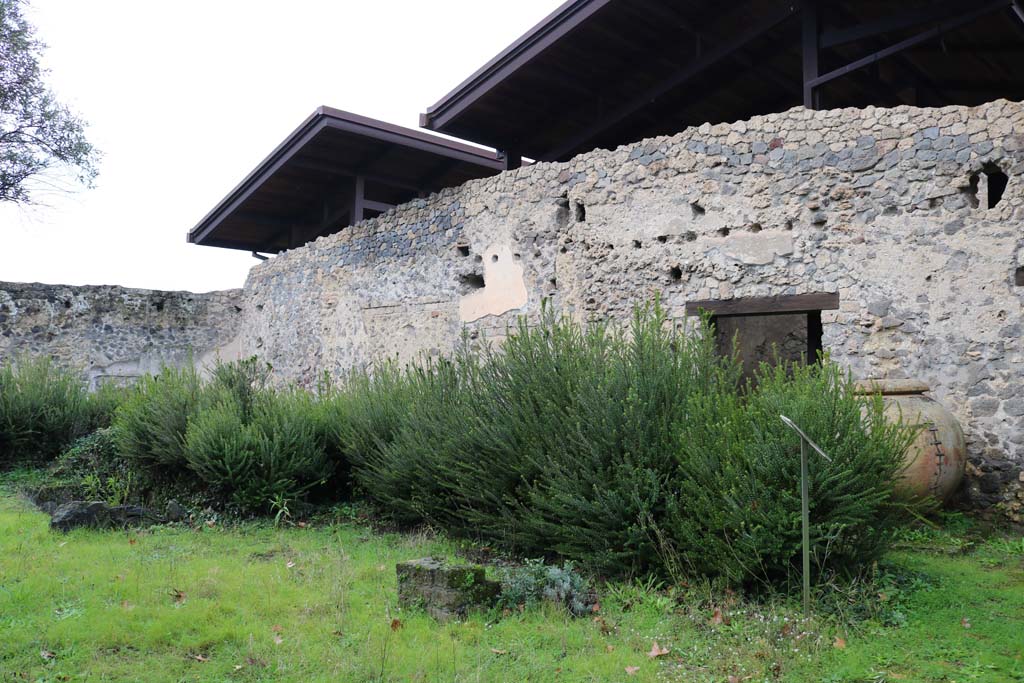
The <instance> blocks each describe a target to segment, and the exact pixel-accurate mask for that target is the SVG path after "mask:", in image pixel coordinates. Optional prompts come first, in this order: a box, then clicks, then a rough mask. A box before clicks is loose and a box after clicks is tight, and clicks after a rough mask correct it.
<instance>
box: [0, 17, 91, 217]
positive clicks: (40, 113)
mask: <svg viewBox="0 0 1024 683" xmlns="http://www.w3.org/2000/svg"><path fill="white" fill-rule="evenodd" d="M23 7H24V0H0V202H5V201H6V202H15V203H19V204H32V203H35V196H36V193H37V192H38V190H39V189H40V188H41V187H43V186H45V185H47V183H45V180H46V177H47V175H48V172H50V171H64V172H71V173H73V174H74V175H75V177H76V178H77V180H78V181H79V182H80V183H82V184H83V185H85V186H86V187H91V186H92V184H93V181H94V179H95V178H96V173H97V168H96V166H97V163H98V161H99V152H98V151H97V150H96V149H95V148H94V147H93V146H92V145H91V144H90V143H89V141H88V140H86V137H85V122H84V121H83V120H82V119H81V118H79V117H78V116H77V115H76V114H74V113H73V112H72V111H71V110H69V109H68V108H67V107H66V106H64V105H63V104H61V103H60V102H58V101H57V99H56V97H55V96H54V94H53V93H52V92H51V91H50V89H49V88H48V87H47V86H46V84H45V83H44V82H43V79H44V77H45V76H46V70H45V69H43V68H42V67H40V65H39V57H40V55H41V54H42V51H43V48H44V47H45V46H44V45H43V43H41V42H40V41H39V40H37V39H36V37H35V35H34V31H35V28H34V27H33V26H32V25H31V24H29V23H28V22H27V21H26V20H25V18H24V16H23V15H22V9H23ZM33 181H41V182H33ZM49 185H50V186H52V185H53V183H49Z"/></svg>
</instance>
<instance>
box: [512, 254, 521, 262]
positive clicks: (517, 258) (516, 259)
mask: <svg viewBox="0 0 1024 683" xmlns="http://www.w3.org/2000/svg"><path fill="white" fill-rule="evenodd" d="M522 258H523V257H522V254H512V260H513V261H520V260H522Z"/></svg>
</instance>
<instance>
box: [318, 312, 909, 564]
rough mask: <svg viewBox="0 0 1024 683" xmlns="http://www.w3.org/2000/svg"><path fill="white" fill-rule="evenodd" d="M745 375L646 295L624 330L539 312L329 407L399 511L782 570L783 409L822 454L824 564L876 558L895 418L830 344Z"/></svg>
mask: <svg viewBox="0 0 1024 683" xmlns="http://www.w3.org/2000/svg"><path fill="white" fill-rule="evenodd" d="M740 376H741V368H740V366H739V364H738V362H737V361H736V359H735V358H728V357H726V358H723V357H721V356H719V355H718V354H717V353H716V349H715V343H714V339H713V335H712V334H711V331H710V330H709V329H708V328H707V326H706V325H699V326H697V329H694V330H690V331H688V332H679V331H676V330H674V329H673V328H672V326H670V325H669V324H668V320H667V318H666V315H665V313H664V311H662V310H661V309H660V307H659V306H658V305H657V304H656V303H655V304H654V305H651V306H646V307H641V308H639V309H638V310H637V312H636V314H635V317H634V319H633V321H632V324H631V326H630V327H629V328H628V329H626V330H625V331H619V330H618V329H615V328H609V327H606V326H603V325H590V326H587V327H582V326H580V325H578V324H577V323H575V322H573V321H571V320H568V319H566V318H558V317H556V316H554V315H552V314H551V313H550V312H549V311H547V310H545V311H544V313H543V314H542V318H541V321H540V324H539V325H537V326H535V327H530V326H527V324H526V322H525V321H521V322H520V324H519V326H518V327H517V328H516V329H515V330H513V331H512V332H511V334H510V335H509V337H508V338H507V340H506V341H505V343H504V345H503V346H502V348H501V349H500V350H494V349H490V348H485V349H484V350H482V351H479V352H471V351H468V350H466V349H465V348H464V349H462V350H461V351H460V352H459V353H457V354H456V355H455V357H454V358H452V359H451V360H443V361H437V362H429V363H423V364H418V365H416V364H414V365H412V366H410V367H408V368H406V369H404V370H399V369H398V368H396V367H395V366H391V365H385V366H383V367H381V368H379V369H378V370H377V372H376V373H375V374H373V375H372V376H371V375H369V374H366V373H363V374H360V375H357V376H355V377H354V378H353V379H352V380H351V381H350V382H349V384H348V387H347V390H346V391H344V392H342V394H341V396H340V397H339V398H338V399H337V403H336V408H335V410H334V415H335V417H334V418H333V422H334V425H335V436H336V438H337V439H338V440H339V441H340V442H341V443H342V444H344V446H345V447H346V448H347V449H348V450H347V456H348V458H349V459H350V460H351V462H352V466H353V468H354V477H355V479H356V481H357V482H358V484H359V487H360V489H361V490H362V491H363V492H365V494H366V495H367V496H369V497H370V498H371V499H372V500H374V501H375V502H377V503H378V504H379V505H380V506H381V507H382V508H383V509H384V510H385V511H386V512H387V513H388V514H390V515H392V516H393V517H394V519H395V520H396V521H398V522H400V523H404V524H417V523H429V524H431V525H435V526H439V527H441V528H444V529H446V530H448V531H449V532H451V533H453V534H458V535H465V536H472V537H475V538H479V539H482V540H488V541H492V542H495V543H497V544H499V545H502V546H503V547H505V548H507V549H509V550H511V551H512V552H515V553H518V554H523V555H532V556H537V555H546V556H551V555H559V556H562V557H565V558H570V559H573V560H578V561H580V562H582V563H584V564H586V565H587V566H589V567H590V568H592V569H597V570H600V571H602V572H605V573H609V574H619V575H622V574H630V573H638V572H648V571H653V572H657V573H660V574H663V575H665V574H668V575H678V574H680V573H685V572H690V573H700V574H708V575H713V576H721V577H723V578H725V579H726V580H728V581H731V582H733V583H751V582H754V581H765V582H769V583H773V584H785V583H787V582H789V581H790V579H791V578H792V575H793V574H792V572H793V569H794V567H795V566H796V563H797V562H798V560H799V557H800V545H799V542H800V518H799V510H800V495H799V458H798V457H795V456H794V453H798V450H795V449H798V446H799V443H798V441H797V440H796V436H795V435H794V434H793V433H792V432H791V431H789V430H788V428H786V426H785V425H784V424H783V423H782V422H781V420H780V419H779V415H780V414H786V415H788V416H790V417H792V418H793V419H794V420H797V422H798V424H801V425H802V426H804V428H805V429H806V430H807V431H808V433H809V434H811V436H812V437H814V438H817V439H819V440H820V443H821V444H822V445H823V446H824V447H825V448H826V449H827V450H829V452H830V453H833V454H834V462H833V464H831V465H829V464H827V463H824V461H820V459H819V461H818V462H815V463H814V464H813V465H812V470H811V479H812V483H811V486H812V496H814V502H813V505H812V516H813V525H814V530H813V532H812V533H813V538H812V540H813V543H814V553H815V561H816V563H817V565H818V567H819V569H820V570H823V571H827V572H833V571H843V570H846V569H855V568H856V567H858V566H862V565H863V564H864V563H865V562H870V561H871V560H873V559H874V558H876V557H878V555H879V554H880V553H881V552H882V550H883V549H884V548H886V547H887V546H888V544H889V543H890V540H891V533H892V530H893V528H894V526H895V524H896V523H897V522H898V521H899V519H900V515H901V513H902V512H903V511H902V510H901V508H900V506H899V504H897V503H896V502H894V500H893V499H892V491H893V482H894V480H895V478H896V476H897V475H898V473H899V470H900V467H901V463H902V454H903V452H904V450H905V448H906V446H907V444H908V443H909V432H908V430H907V429H905V428H903V427H900V426H893V425H889V424H888V423H887V422H886V421H885V420H884V418H883V416H882V412H881V404H880V403H879V402H878V401H873V402H872V401H865V400H864V399H863V398H861V397H858V396H856V395H854V393H853V391H852V386H851V384H850V381H849V380H848V379H847V378H845V377H844V376H843V375H842V373H841V372H840V371H839V370H838V369H837V368H836V367H835V366H834V365H833V364H832V363H831V362H829V361H827V359H826V360H825V361H824V363H823V365H822V366H811V367H802V366H801V367H797V366H789V367H780V368H777V369H771V368H767V367H766V368H764V369H762V372H761V374H760V376H759V377H758V378H757V381H756V382H755V383H752V384H750V385H749V386H748V387H746V388H744V387H742V386H741V384H740Z"/></svg>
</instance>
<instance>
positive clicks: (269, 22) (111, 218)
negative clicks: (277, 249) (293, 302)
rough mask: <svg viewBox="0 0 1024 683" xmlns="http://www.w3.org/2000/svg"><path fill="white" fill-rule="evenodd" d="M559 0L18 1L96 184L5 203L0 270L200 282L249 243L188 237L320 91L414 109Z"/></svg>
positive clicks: (206, 283)
mask: <svg viewBox="0 0 1024 683" xmlns="http://www.w3.org/2000/svg"><path fill="white" fill-rule="evenodd" d="M559 4H560V0H515V2H499V1H498V0H434V1H433V2H418V1H416V0H373V1H371V2H363V1H359V2H355V1H354V0H341V1H334V2H332V1H329V0H321V1H316V0H290V1H289V2H286V3H283V2H263V1H260V0H245V1H243V0H178V1H177V2H153V1H150V0H143V1H140V0H90V1H89V2H80V1H78V0H30V9H29V13H28V14H29V17H30V18H31V20H32V22H33V23H34V24H35V26H36V28H37V34H38V37H39V38H40V39H42V40H43V41H44V42H46V43H47V44H48V45H49V48H48V49H47V52H46V57H45V63H46V66H47V67H48V68H49V69H50V70H51V74H50V76H49V83H50V84H51V86H52V87H53V89H54V90H55V91H56V92H57V94H58V96H59V98H60V99H61V100H62V101H64V102H65V103H67V104H68V105H70V106H71V107H72V108H73V109H75V110H77V111H78V112H79V113H80V114H81V115H82V116H83V117H84V118H85V119H86V120H87V121H88V122H89V124H90V127H89V130H88V136H89V139H90V141H91V142H93V144H95V145H96V146H97V147H98V148H100V150H102V152H103V154H104V156H103V160H102V163H101V165H100V176H99V178H98V179H97V185H96V187H95V188H94V189H91V190H80V191H77V192H75V193H74V194H72V195H70V196H61V195H56V196H48V197H47V198H46V199H47V203H46V205H45V206H41V207H35V208H30V209H25V208H19V207H14V206H11V205H8V204H0V240H2V241H0V280H6V281H15V282H47V283H54V284H75V285H78V284H118V285H125V286H129V287H145V288H151V289H188V290H192V291H209V290H213V289H226V288H230V287H240V286H241V285H242V284H243V282H244V281H245V275H246V273H247V271H248V270H249V268H250V267H252V266H253V265H254V264H255V263H256V261H255V260H254V259H253V258H252V256H250V255H249V254H248V253H246V252H240V251H234V250H228V249H216V248H212V247H199V246H195V245H190V244H186V242H185V235H186V233H187V232H188V231H189V229H191V228H192V227H193V226H194V225H195V224H196V223H197V222H198V221H199V220H200V219H201V218H202V217H203V216H204V215H205V214H206V213H207V212H208V211H209V210H210V209H212V208H213V206H214V205H215V204H216V203H217V202H218V201H219V200H220V199H221V198H222V197H224V195H226V194H227V193H228V192H229V191H230V190H231V189H232V188H233V187H234V186H235V185H236V184H238V182H239V181H241V180H242V178H243V177H244V176H245V175H246V174H247V173H248V172H249V171H251V170H252V169H253V168H254V167H255V166H256V164H258V163H259V162H260V161H261V160H262V159H263V158H264V157H265V156H266V155H267V154H269V153H270V152H271V151H272V150H273V148H274V147H275V146H276V145H277V144H278V143H279V142H281V141H282V140H283V139H284V138H285V136H287V135H288V133H290V132H291V131H292V130H293V129H294V128H295V127H297V126H298V125H299V124H300V123H301V122H302V120H303V119H304V118H305V117H306V116H308V115H309V114H311V113H312V112H313V110H314V109H316V107H318V106H320V105H329V106H332V107H337V108H339V109H345V110H348V111H351V112H355V113H358V114H363V115H365V116H371V117H373V118H377V119H382V120H384V121H388V122H391V123H396V124H399V125H404V126H408V127H411V128H416V127H417V126H418V117H419V114H420V112H422V111H424V110H425V108H426V107H427V106H429V105H431V104H433V103H434V102H436V101H437V100H438V99H440V98H441V96H442V95H444V94H445V93H447V92H448V91H449V90H451V89H452V88H453V87H455V86H456V85H457V84H459V83H460V82H461V81H462V80H463V79H464V78H466V77H467V76H469V75H470V74H471V73H472V72H473V71H475V70H476V69H477V68H479V67H480V66H482V65H483V64H484V63H485V62H486V61H487V60H488V59H490V58H491V57H493V56H494V55H495V54H497V53H498V52H499V51H500V50H502V49H503V48H505V47H506V46H507V45H508V44H509V43H510V42H512V41H513V40H515V39H516V38H517V37H518V36H520V35H521V34H522V33H524V32H525V31H527V30H528V29H529V28H530V27H531V26H533V25H534V24H536V23H537V22H538V21H540V20H541V19H542V18H543V17H544V16H545V15H547V14H548V13H549V12H551V11H552V10H553V9H555V8H556V7H557V6H558V5H559Z"/></svg>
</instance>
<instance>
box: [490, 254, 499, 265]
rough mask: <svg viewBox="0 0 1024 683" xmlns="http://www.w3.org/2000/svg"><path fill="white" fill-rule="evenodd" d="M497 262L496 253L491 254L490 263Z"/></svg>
mask: <svg viewBox="0 0 1024 683" xmlns="http://www.w3.org/2000/svg"><path fill="white" fill-rule="evenodd" d="M497 262H498V255H497V254H491V263H497Z"/></svg>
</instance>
